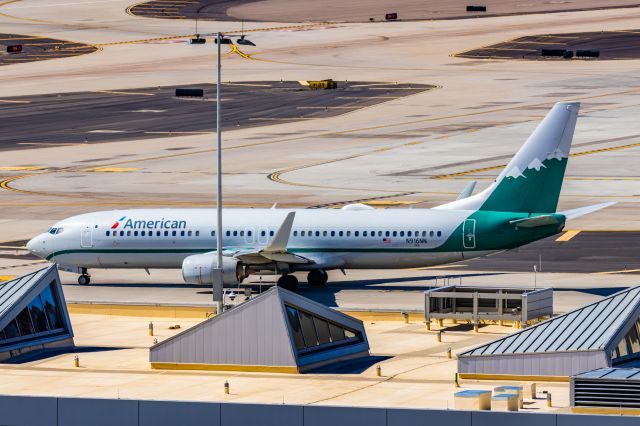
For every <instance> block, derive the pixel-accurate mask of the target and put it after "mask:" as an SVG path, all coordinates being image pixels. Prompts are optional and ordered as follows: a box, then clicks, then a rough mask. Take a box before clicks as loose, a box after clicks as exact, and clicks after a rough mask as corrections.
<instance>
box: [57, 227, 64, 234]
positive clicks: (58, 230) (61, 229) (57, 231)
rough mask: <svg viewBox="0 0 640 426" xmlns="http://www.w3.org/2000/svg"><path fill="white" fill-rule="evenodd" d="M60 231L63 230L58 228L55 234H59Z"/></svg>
mask: <svg viewBox="0 0 640 426" xmlns="http://www.w3.org/2000/svg"><path fill="white" fill-rule="evenodd" d="M62 231H64V228H58V230H57V231H56V234H60V233H61V232H62Z"/></svg>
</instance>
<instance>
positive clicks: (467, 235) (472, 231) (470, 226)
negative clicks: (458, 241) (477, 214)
mask: <svg viewBox="0 0 640 426" xmlns="http://www.w3.org/2000/svg"><path fill="white" fill-rule="evenodd" d="M462 247H464V248H465V249H474V248H476V220H475V219H466V220H465V221H464V224H463V225H462Z"/></svg>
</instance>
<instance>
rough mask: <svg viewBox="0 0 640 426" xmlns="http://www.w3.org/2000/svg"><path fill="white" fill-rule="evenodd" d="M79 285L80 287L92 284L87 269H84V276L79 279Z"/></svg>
mask: <svg viewBox="0 0 640 426" xmlns="http://www.w3.org/2000/svg"><path fill="white" fill-rule="evenodd" d="M78 284H80V285H89V284H91V275H89V273H88V272H87V269H86V268H82V275H80V276H79V277H78Z"/></svg>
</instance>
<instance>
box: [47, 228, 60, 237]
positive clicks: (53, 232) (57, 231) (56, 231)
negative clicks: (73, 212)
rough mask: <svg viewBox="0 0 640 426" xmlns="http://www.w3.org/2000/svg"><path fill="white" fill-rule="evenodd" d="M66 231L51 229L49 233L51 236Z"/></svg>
mask: <svg viewBox="0 0 640 426" xmlns="http://www.w3.org/2000/svg"><path fill="white" fill-rule="evenodd" d="M62 231H64V228H49V229H48V230H47V232H48V233H49V234H51V235H56V234H59V233H61V232H62Z"/></svg>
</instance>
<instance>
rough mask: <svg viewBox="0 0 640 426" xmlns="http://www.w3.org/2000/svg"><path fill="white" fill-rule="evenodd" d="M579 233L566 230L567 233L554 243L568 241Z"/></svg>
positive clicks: (578, 231)
mask: <svg viewBox="0 0 640 426" xmlns="http://www.w3.org/2000/svg"><path fill="white" fill-rule="evenodd" d="M579 233H580V230H579V229H572V230H568V231H567V232H565V233H564V234H562V235H560V236H559V237H558V238H556V241H560V242H566V241H570V240H571V239H572V238H573V237H575V236H576V235H578V234H579Z"/></svg>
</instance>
